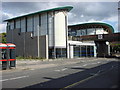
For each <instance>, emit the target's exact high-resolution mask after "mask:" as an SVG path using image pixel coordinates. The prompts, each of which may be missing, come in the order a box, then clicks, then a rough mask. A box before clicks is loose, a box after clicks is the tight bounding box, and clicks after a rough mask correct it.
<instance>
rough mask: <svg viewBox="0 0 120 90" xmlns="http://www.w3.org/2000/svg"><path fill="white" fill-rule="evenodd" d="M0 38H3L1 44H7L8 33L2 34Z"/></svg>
mask: <svg viewBox="0 0 120 90" xmlns="http://www.w3.org/2000/svg"><path fill="white" fill-rule="evenodd" d="M0 37H1V38H2V40H1V41H0V42H2V43H6V33H0Z"/></svg>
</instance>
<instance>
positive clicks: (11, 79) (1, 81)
mask: <svg viewBox="0 0 120 90" xmlns="http://www.w3.org/2000/svg"><path fill="white" fill-rule="evenodd" d="M26 77H29V76H20V77H15V78H9V79H3V80H0V82H3V81H8V80H15V79H20V78H26Z"/></svg>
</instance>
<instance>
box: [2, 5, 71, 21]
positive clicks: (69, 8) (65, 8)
mask: <svg viewBox="0 0 120 90" xmlns="http://www.w3.org/2000/svg"><path fill="white" fill-rule="evenodd" d="M72 8H73V7H72V6H64V7H57V8H52V9H46V10H42V11H37V12H33V13H29V14H25V15H21V16H17V17H14V18H10V19H6V20H4V21H3V22H6V21H10V20H13V19H17V18H21V17H26V16H31V15H33V14H38V13H44V12H49V11H55V10H61V9H64V10H67V11H68V12H69V11H70V10H71V9H72Z"/></svg>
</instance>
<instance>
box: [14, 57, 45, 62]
mask: <svg viewBox="0 0 120 90" xmlns="http://www.w3.org/2000/svg"><path fill="white" fill-rule="evenodd" d="M16 59H17V60H24V59H28V60H41V61H43V60H44V59H45V58H38V57H31V56H29V57H22V56H17V57H16Z"/></svg>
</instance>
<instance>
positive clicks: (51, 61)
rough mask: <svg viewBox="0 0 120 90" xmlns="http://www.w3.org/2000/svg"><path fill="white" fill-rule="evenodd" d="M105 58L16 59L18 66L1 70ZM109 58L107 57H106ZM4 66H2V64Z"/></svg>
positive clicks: (59, 64) (58, 64) (16, 69)
mask: <svg viewBox="0 0 120 90" xmlns="http://www.w3.org/2000/svg"><path fill="white" fill-rule="evenodd" d="M102 59H103V58H93V57H91V58H76V59H47V60H39V59H38V60H34V59H31V60H28V59H24V60H16V67H12V68H11V69H8V70H0V72H8V71H19V70H31V69H37V68H39V69H40V68H49V67H56V66H61V65H69V64H75V63H78V62H83V61H86V62H89V61H95V60H102ZM104 59H106V60H107V58H104ZM0 65H1V64H0ZM0 67H2V66H0Z"/></svg>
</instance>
